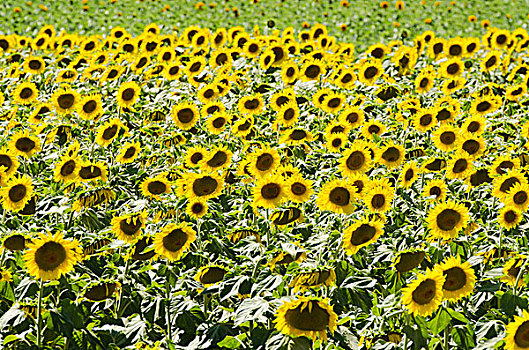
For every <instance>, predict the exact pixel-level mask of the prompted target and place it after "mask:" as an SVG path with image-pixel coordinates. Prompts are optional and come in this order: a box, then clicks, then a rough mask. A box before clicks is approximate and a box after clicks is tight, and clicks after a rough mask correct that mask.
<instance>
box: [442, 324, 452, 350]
mask: <svg viewBox="0 0 529 350" xmlns="http://www.w3.org/2000/svg"><path fill="white" fill-rule="evenodd" d="M450 331H451V327H450V325H448V326H447V327H446V328H445V330H444V344H443V349H444V350H448V346H449V343H450V338H449V335H450Z"/></svg>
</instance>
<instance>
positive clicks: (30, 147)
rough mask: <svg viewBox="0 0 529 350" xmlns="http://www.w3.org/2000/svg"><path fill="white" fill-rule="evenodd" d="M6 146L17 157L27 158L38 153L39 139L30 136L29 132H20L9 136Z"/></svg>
mask: <svg viewBox="0 0 529 350" xmlns="http://www.w3.org/2000/svg"><path fill="white" fill-rule="evenodd" d="M7 146H8V148H9V149H11V150H13V152H14V153H16V154H17V155H19V156H24V157H26V158H29V157H31V156H33V155H34V154H35V153H37V152H39V151H40V139H39V138H38V137H37V136H33V135H30V133H29V130H23V131H22V130H20V131H18V132H16V133H15V134H14V135H13V136H11V140H10V141H9V142H8V144H7Z"/></svg>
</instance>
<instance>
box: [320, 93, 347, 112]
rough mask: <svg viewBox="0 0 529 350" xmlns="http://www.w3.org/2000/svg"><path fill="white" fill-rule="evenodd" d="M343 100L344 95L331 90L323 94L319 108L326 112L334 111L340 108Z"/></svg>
mask: <svg viewBox="0 0 529 350" xmlns="http://www.w3.org/2000/svg"><path fill="white" fill-rule="evenodd" d="M344 102H345V95H343V94H340V93H337V92H331V93H329V94H328V95H327V96H325V98H324V100H323V103H322V105H321V108H322V109H323V111H325V112H327V113H331V114H332V113H336V112H338V111H339V110H340V109H342V107H343V104H344Z"/></svg>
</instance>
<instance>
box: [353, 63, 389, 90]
mask: <svg viewBox="0 0 529 350" xmlns="http://www.w3.org/2000/svg"><path fill="white" fill-rule="evenodd" d="M383 73H384V68H383V67H382V63H381V62H380V61H378V60H371V61H366V62H364V64H362V65H361V66H360V68H359V71H358V80H359V81H360V82H362V83H364V84H366V85H374V84H375V82H376V81H377V79H378V78H379V77H380V76H381V75H382V74H383Z"/></svg>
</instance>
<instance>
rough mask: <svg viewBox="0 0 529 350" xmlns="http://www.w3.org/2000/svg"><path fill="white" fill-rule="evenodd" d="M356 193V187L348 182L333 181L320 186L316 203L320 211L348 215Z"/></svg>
mask: <svg viewBox="0 0 529 350" xmlns="http://www.w3.org/2000/svg"><path fill="white" fill-rule="evenodd" d="M356 192H357V189H356V187H354V185H353V184H351V183H350V182H349V181H346V180H340V179H334V180H331V181H329V182H327V183H326V184H324V185H323V186H322V188H321V189H320V192H319V193H318V198H317V199H316V203H317V204H318V207H319V208H320V210H329V211H332V212H335V213H344V214H350V213H351V212H352V211H353V209H354V205H353V201H354V199H355V198H356Z"/></svg>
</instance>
